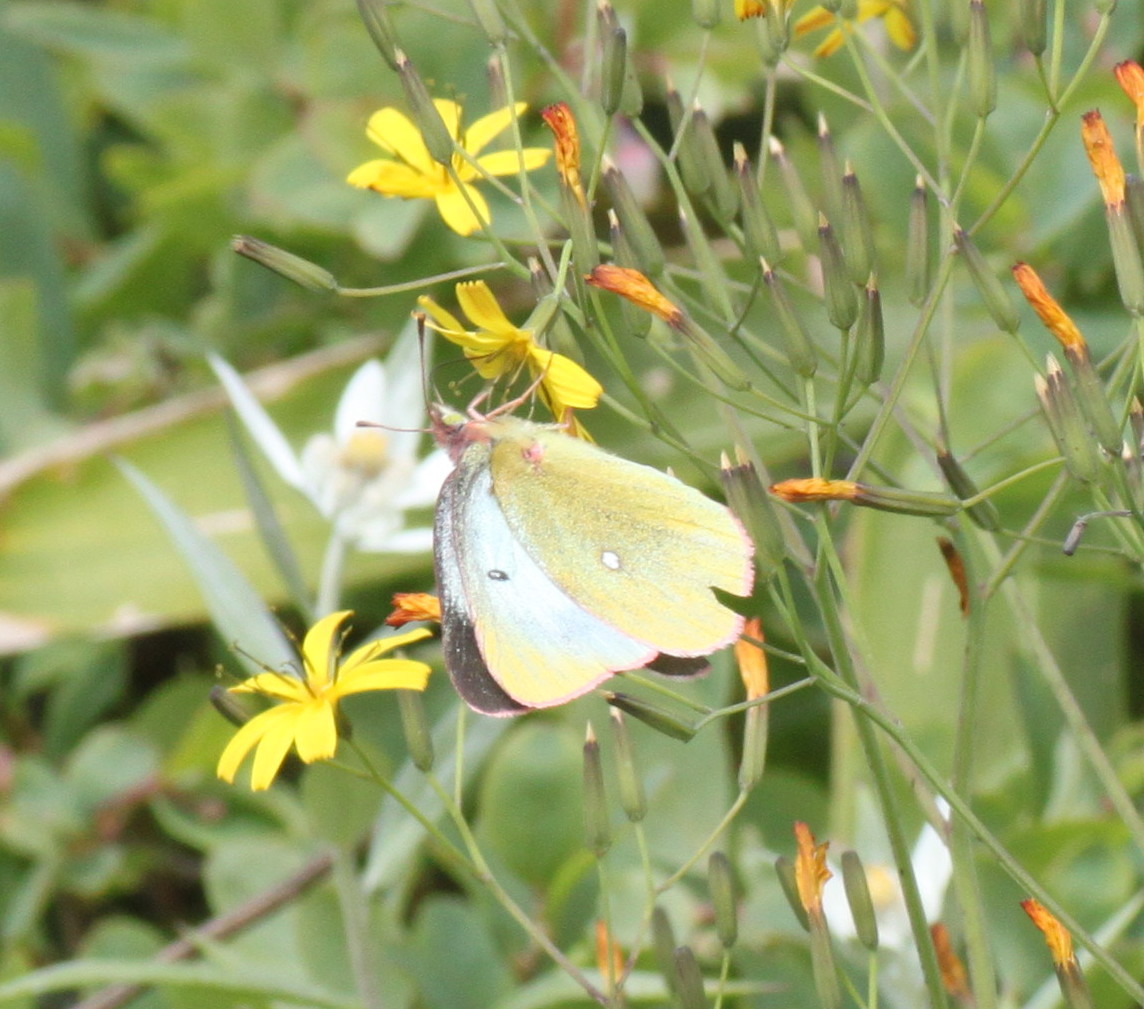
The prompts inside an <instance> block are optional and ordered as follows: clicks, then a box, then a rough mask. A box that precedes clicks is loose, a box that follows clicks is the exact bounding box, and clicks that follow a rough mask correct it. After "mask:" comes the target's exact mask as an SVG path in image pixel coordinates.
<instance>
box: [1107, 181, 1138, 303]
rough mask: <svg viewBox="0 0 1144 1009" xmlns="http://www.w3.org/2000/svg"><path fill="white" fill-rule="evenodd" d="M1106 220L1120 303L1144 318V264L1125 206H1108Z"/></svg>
mask: <svg viewBox="0 0 1144 1009" xmlns="http://www.w3.org/2000/svg"><path fill="white" fill-rule="evenodd" d="M1104 218H1105V221H1106V222H1107V224H1108V240H1109V244H1110V245H1111V247H1112V265H1113V266H1114V267H1115V268H1116V284H1117V287H1118V288H1119V290H1120V300H1121V301H1122V302H1123V303H1124V307H1125V308H1126V309H1128V311H1129V313H1130V314H1131V315H1133V316H1135V317H1139V316H1141V315H1144V262H1142V261H1141V257H1140V246H1139V244H1138V243H1137V241H1136V234H1135V231H1134V230H1133V227H1132V220H1131V218H1130V216H1129V213H1128V207H1127V205H1126V204H1125V203H1123V202H1121V203H1115V204H1106V205H1105V208H1104Z"/></svg>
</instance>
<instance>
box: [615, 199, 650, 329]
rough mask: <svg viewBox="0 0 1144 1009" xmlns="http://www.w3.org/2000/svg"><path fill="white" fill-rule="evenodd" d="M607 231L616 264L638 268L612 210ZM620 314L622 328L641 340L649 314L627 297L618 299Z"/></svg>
mask: <svg viewBox="0 0 1144 1009" xmlns="http://www.w3.org/2000/svg"><path fill="white" fill-rule="evenodd" d="M608 231H609V237H610V238H611V242H612V254H613V255H614V256H615V260H616V263H617V265H619V266H623V267H629V268H633V269H639V265H638V259H637V258H636V255H635V251H634V250H633V249H632V247H631V243H630V242H629V241H628V236H627V234H626V233H625V232H624V229H623V228H622V227H621V226H620V220H619V218H618V217H617V216H616V212H615V211H614V210H609V211H608ZM620 314H621V315H622V316H623V317H624V329H625V330H626V331H627V332H629V333H630V334H631V335H632V336H637V337H639V338H640V339H641V340H642V339H643V338H644V337H646V336H647V335H648V333H649V332H650V331H651V319H652V317H651V315H650V314H648V313H647V312H644V311H642V310H641V309H639V308H637V307H636V306H635V305H633V304H632V303H631V302H630V301H628V300H627V298H621V299H620Z"/></svg>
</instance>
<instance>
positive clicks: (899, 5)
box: [794, 0, 918, 57]
mask: <svg viewBox="0 0 1144 1009" xmlns="http://www.w3.org/2000/svg"><path fill="white" fill-rule="evenodd" d="M871 18H881V19H882V22H883V24H885V26H886V34H887V35H888V36H889V37H890V41H891V42H893V43H894V45H896V46H897V47H898V48H899V49H912V48H913V47H914V43H915V42H917V39H918V36H917V32H915V31H914V26H913V24H912V23H911V22H910V16H909V14H908V13H907V12H906V3H905V0H858V17H857V20H858V21H860V22H861V21H869V20H870V19H871ZM834 23H835V16H834V14H832V13H831V12H830V11H828V10H827V9H826V8H825V7H815V8H814V9H813V10H810V11H807V13H806V14H804V15H803V16H802V17H800V18H799V19H798V20H797V21H796V22H795V23H794V33H795V35H796V36H802V35H805V34H806V33H807V32H812V31H814V30H815V29H818V28H826V27H829V26H830V25H833V24H834ZM844 29H845V30H847V31H849V29H850V25H849V24H848V23H847V22H845V21H840V22H839V24H838V26H837V27H835V28H834V29H833V31H831V32H830V34H829V35H827V36H826V38H825V39H823V40H822V42H821V43H819V46H818V48H817V49H815V50H814V55H815V56H820V57H821V56H829V55H831V53H835V52H837V51H838V49H839V48H841V46H842V32H843V30H844Z"/></svg>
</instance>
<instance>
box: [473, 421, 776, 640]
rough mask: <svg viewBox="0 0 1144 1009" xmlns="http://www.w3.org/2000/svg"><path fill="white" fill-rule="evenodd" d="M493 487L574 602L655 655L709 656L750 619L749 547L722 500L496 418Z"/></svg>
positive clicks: (519, 533) (558, 435)
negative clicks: (740, 605) (745, 614)
mask: <svg viewBox="0 0 1144 1009" xmlns="http://www.w3.org/2000/svg"><path fill="white" fill-rule="evenodd" d="M487 424H488V431H489V435H490V438H491V442H492V448H491V453H490V459H489V468H490V472H491V475H492V487H493V492H494V494H495V496H496V499H497V502H498V504H499V506H500V509H501V511H502V512H503V514H504V518H505V521H506V522H507V524H508V527H509V529H510V530H511V532H512V536H513V539H514V540H515V542H516V543H518V544H519V545H520V546H521V547H522V548H523V550H524V551H525V552H526V553H527V554H528V556H529V557H531V558H532V559H533V560H534V561H535V562H536V564H537V565H538V566H539V567H540V569H541V570H542V571H543V572H544V573H545V574H546V575H547V576H548V578H549V579H551V581H552V582H553V583H554V584H555V585H556V586H557V587H558V588H559V589H561V590H562V591H563V592H564V593H566V594H567V595H568V597H569V598H571V599H572V600H573V601H574V602H575V603H576V605H577V606H579V607H580V608H581V609H583V610H585V611H586V612H587V613H590V614H592V615H593V616H594V617H596V618H598V619H599V620H601V621H603V622H605V623H606V624H609V625H611V626H612V627H614V628H616V629H617V630H619V631H621V632H622V633H624V634H626V635H629V636H631V637H632V638H634V639H636V640H638V641H642V642H645V643H646V644H647V645H649V646H650V647H651V648H654V649H655V650H656V651H661V652H666V653H668V654H671V655H681V656H696V655H706V654H707V653H709V652H712V651H714V650H715V649H717V648H720V647H722V646H723V645H726V644H729V643H730V642H731V641H733V640H734V639H735V638H736V637H737V636H738V634H739V632H740V630H741V629H742V618H741V617H739V616H738V615H737V614H736V613H734V612H733V611H731V610H729V609H727V607H725V606H723V605H722V603H720V602H719V600H718V599H717V598H716V597H715V595H714V593H713V592H712V591H711V589H712V588H713V587H715V588H719V589H723V590H725V591H727V592H729V593H732V594H734V595H745V594H747V593H749V592H750V590H751V585H752V582H753V578H754V571H753V566H752V561H751V558H752V555H753V546H752V544H751V541H750V539H749V538H748V537H747V535H746V533H745V532H744V530H743V528H742V527H741V526H740V525H739V523H738V521H737V520H736V519H735V517H734V516H733V515H732V514H731V512H730V511H729V510H728V509H727V508H725V507H724V506H722V505H720V504H717V503H716V502H714V501H712V500H710V499H709V498H706V497H704V496H703V495H702V494H700V493H699V492H698V491H697V490H695V489H694V488H692V487H688V486H687V485H686V484H684V483H681V482H680V481H679V480H676V479H675V478H674V477H671V476H668V475H667V474H666V473H662V472H660V471H659V470H656V469H653V468H651V467H649V466H644V465H641V464H639V463H634V462H630V461H628V460H626V459H621V458H620V457H618V456H614V455H611V454H610V453H608V452H605V451H604V450H603V449H600V448H598V447H596V446H595V445H590V444H588V443H587V442H584V441H581V440H579V439H575V438H570V437H568V436H567V435H566V434H564V433H562V432H561V431H559V430H557V429H555V428H551V427H544V426H542V425H539V424H533V423H531V422H529V421H524V420H520V419H519V418H514V417H504V418H498V419H496V420H495V421H489V422H487Z"/></svg>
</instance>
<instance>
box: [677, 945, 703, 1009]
mask: <svg viewBox="0 0 1144 1009" xmlns="http://www.w3.org/2000/svg"><path fill="white" fill-rule="evenodd" d="M672 960H673V962H674V964H675V995H676V998H677V999H678V1000H679V1009H707V996H706V995H705V994H704V992H703V974H702V973H701V972H700V970H699V961H698V960H696V959H695V954H694V953H693V952H692V951H691V947H690V946H676V947H675V952H674V953H673V955H672Z"/></svg>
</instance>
